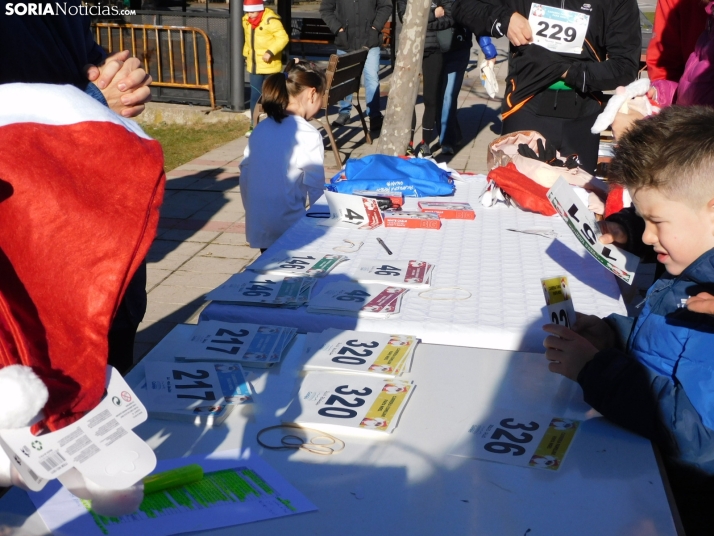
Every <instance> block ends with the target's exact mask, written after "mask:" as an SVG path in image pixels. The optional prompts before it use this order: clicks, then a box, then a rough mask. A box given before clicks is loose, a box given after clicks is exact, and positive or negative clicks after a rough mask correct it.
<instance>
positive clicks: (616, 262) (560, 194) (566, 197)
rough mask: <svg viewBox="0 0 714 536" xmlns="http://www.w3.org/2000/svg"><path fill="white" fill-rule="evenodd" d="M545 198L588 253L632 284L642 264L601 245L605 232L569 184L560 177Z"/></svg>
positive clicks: (626, 254) (631, 256) (624, 252)
mask: <svg viewBox="0 0 714 536" xmlns="http://www.w3.org/2000/svg"><path fill="white" fill-rule="evenodd" d="M546 195H547V196H548V201H550V204H551V205H553V208H555V210H556V211H557V212H558V214H560V216H561V217H562V218H563V220H565V223H566V224H568V227H569V228H570V230H571V231H572V232H573V234H574V235H575V236H576V238H577V239H578V241H580V243H581V244H582V245H583V247H585V249H586V250H588V253H590V255H592V256H593V257H594V258H595V260H596V261H598V262H599V263H600V264H602V265H603V266H604V267H605V268H607V269H608V270H610V271H611V272H612V273H613V274H615V275H616V276H617V277H619V278H620V279H622V280H623V281H624V282H625V283H627V284H628V285H631V284H632V280H633V278H634V277H635V270H637V265H638V264H639V263H640V259H639V257H637V256H636V255H633V254H632V253H628V252H627V251H623V250H621V249H620V248H618V247H616V246H614V245H612V244H607V245H605V244H603V243H601V242H600V240H599V239H600V237H601V236H602V233H601V232H600V227H599V226H598V224H597V220H595V215H594V214H593V213H592V212H590V210H588V207H586V206H585V204H584V203H583V202H582V201H581V200H580V198H579V197H578V196H577V194H576V193H575V192H574V191H573V188H572V186H570V184H568V181H566V180H565V179H564V178H563V177H560V178H559V179H558V180H557V181H555V184H554V185H553V187H552V188H551V189H550V190H548V192H547V194H546Z"/></svg>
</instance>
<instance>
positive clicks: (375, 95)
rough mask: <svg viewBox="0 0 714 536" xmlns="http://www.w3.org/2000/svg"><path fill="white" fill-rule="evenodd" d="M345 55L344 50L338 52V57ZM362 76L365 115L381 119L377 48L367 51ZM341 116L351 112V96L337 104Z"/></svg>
mask: <svg viewBox="0 0 714 536" xmlns="http://www.w3.org/2000/svg"><path fill="white" fill-rule="evenodd" d="M345 54H347V52H345V51H344V50H338V51H337V55H338V56H344V55H345ZM362 75H363V76H364V84H363V85H364V89H365V97H366V101H367V108H366V110H365V113H366V114H367V115H368V116H369V117H381V116H382V114H381V113H379V47H373V48H370V49H369V52H368V53H367V60H366V61H365V62H364V69H363V70H362ZM337 105H338V106H339V107H340V113H341V114H347V115H349V114H350V112H351V111H352V95H347V96H346V97H345V98H344V100H341V101H340V102H338V103H337Z"/></svg>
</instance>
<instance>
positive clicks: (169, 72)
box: [93, 22, 216, 109]
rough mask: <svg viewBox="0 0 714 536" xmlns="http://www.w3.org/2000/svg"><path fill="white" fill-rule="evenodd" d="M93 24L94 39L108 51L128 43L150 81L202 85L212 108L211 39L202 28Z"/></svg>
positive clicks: (186, 86) (176, 85)
mask: <svg viewBox="0 0 714 536" xmlns="http://www.w3.org/2000/svg"><path fill="white" fill-rule="evenodd" d="M93 27H94V31H95V39H96V42H97V43H98V44H100V45H101V46H103V47H104V49H105V50H107V52H109V53H110V54H111V53H113V52H115V51H116V52H118V51H121V50H125V49H126V48H127V43H130V44H131V48H130V50H131V53H132V55H133V56H136V57H137V58H139V59H140V60H141V61H142V62H143V63H144V70H145V71H146V72H147V73H149V74H150V75H151V77H152V78H153V82H152V83H151V85H153V86H161V87H173V88H182V89H205V90H206V91H208V92H209V96H210V99H211V108H212V109H215V108H216V96H215V90H214V87H213V57H212V56H211V42H210V40H209V38H208V35H207V34H206V32H205V31H203V30H201V29H200V28H192V27H188V26H157V25H152V24H116V23H109V22H96V23H94V24H93ZM199 57H200V58H201V59H202V60H203V61H199ZM202 82H204V83H202Z"/></svg>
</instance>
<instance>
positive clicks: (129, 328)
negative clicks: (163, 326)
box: [108, 262, 147, 375]
mask: <svg viewBox="0 0 714 536" xmlns="http://www.w3.org/2000/svg"><path fill="white" fill-rule="evenodd" d="M146 301H147V300H146V262H143V263H142V264H141V266H139V268H138V269H137V270H136V273H135V274H134V277H132V278H131V281H130V282H129V285H128V286H127V288H126V291H125V292H124V297H123V298H122V301H121V303H120V304H119V308H118V309H117V312H116V315H115V316H114V320H113V321H112V325H111V327H110V328H109V336H108V341H109V358H108V363H109V364H110V365H111V366H113V367H114V368H115V369H117V370H118V371H119V372H120V373H121V374H122V375H123V374H125V373H126V372H128V371H129V369H130V368H131V367H132V366H133V365H134V339H135V337H136V331H137V330H138V329H139V324H140V323H141V321H142V320H143V319H144V314H145V313H146Z"/></svg>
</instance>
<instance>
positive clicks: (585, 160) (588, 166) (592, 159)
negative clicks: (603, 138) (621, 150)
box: [556, 113, 600, 174]
mask: <svg viewBox="0 0 714 536" xmlns="http://www.w3.org/2000/svg"><path fill="white" fill-rule="evenodd" d="M597 116H598V114H597V113H596V114H593V115H588V116H585V117H580V118H578V119H570V120H563V121H564V124H563V138H562V143H561V144H560V146H556V147H557V148H558V150H559V151H560V154H561V155H562V156H564V157H565V156H570V155H571V154H573V153H575V154H577V155H578V160H579V161H580V167H581V168H583V169H584V170H585V171H587V172H588V173H592V174H594V173H595V168H596V167H597V158H598V149H599V148H600V135H599V134H593V133H592V132H590V128H591V127H592V126H593V124H594V123H595V119H596V118H597Z"/></svg>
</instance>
